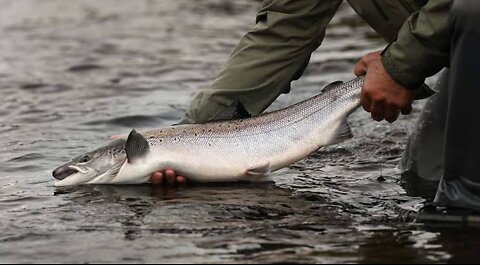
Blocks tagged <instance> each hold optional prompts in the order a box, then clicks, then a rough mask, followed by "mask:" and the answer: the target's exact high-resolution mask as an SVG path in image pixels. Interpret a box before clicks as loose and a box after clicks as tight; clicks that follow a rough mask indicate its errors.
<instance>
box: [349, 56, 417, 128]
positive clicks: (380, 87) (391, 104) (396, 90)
mask: <svg viewBox="0 0 480 265" xmlns="http://www.w3.org/2000/svg"><path fill="white" fill-rule="evenodd" d="M380 53H381V52H380V51H377V52H372V53H369V54H367V55H365V56H363V57H362V58H361V59H360V61H358V63H357V64H356V65H355V69H354V73H355V75H357V76H359V75H364V74H365V81H364V83H363V87H362V92H361V96H360V104H361V105H362V107H363V109H365V110H366V111H367V112H370V114H371V115H372V118H373V119H374V120H376V121H381V120H383V119H385V120H387V121H388V122H390V123H392V122H394V121H395V120H397V118H398V115H399V114H400V112H401V113H402V114H404V115H406V114H409V113H410V112H411V111H412V101H413V98H414V97H415V93H416V91H414V90H408V89H407V88H405V87H403V86H402V85H400V84H399V83H397V82H396V81H395V80H393V79H392V77H391V76H390V75H389V74H388V72H387V71H386V70H385V68H384V67H383V64H382V61H381V55H380Z"/></svg>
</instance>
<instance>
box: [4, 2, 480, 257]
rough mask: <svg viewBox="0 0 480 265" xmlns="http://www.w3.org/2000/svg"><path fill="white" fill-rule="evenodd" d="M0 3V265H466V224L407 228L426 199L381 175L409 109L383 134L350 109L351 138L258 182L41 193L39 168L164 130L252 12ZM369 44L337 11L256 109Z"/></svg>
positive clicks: (214, 5) (401, 141) (392, 161)
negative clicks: (297, 69) (123, 136)
mask: <svg viewBox="0 0 480 265" xmlns="http://www.w3.org/2000/svg"><path fill="white" fill-rule="evenodd" d="M40 2H41V3H40ZM1 3H2V9H1V10H0V32H1V33H2V38H1V39H0V97H1V98H2V104H0V153H1V154H2V155H1V156H0V210H1V212H2V215H1V217H0V231H1V232H0V262H15V263H20V262H25V263H32V262H57V263H66V262H75V263H84V262H89V263H90V262H97V263H100V262H121V263H132V262H159V261H161V262H171V263H174V262H175V263H177V262H195V263H209V262H212V263H213V262H214V263H221V262H231V263H244V262H249V263H263V262H264V263H271V262H282V263H284V262H295V263H299V262H302V263H306V262H311V263H314V262H315V263H326V262H330V263H331V262H361V263H367V262H368V263H371V262H375V263H382V262H408V263H420V262H425V263H433V262H472V261H475V260H478V258H477V257H476V255H475V254H476V252H475V250H474V246H476V244H475V243H476V240H477V238H478V236H479V235H478V230H477V229H476V228H474V227H447V226H445V225H443V226H439V227H434V226H424V225H422V224H418V223H413V222H411V221H412V220H413V217H414V216H415V215H414V213H415V211H417V210H418V209H419V207H421V205H422V203H423V202H424V198H427V197H429V196H431V194H432V191H433V190H428V189H427V188H425V187H426V186H423V185H420V184H415V183H414V182H405V183H404V182H403V180H405V179H403V180H402V179H401V178H400V176H399V174H398V172H397V171H396V170H395V166H396V164H397V163H398V161H399V158H400V155H401V152H402V150H403V148H404V145H405V141H406V137H407V136H408V134H409V133H410V130H411V128H412V127H413V121H414V120H415V119H416V118H417V116H418V112H414V113H413V114H412V115H410V116H408V117H402V118H401V119H400V120H399V121H398V122H396V123H395V124H393V125H389V124H387V123H375V122H372V121H371V120H370V119H369V117H368V115H366V114H365V113H364V112H362V111H358V112H356V113H354V114H353V115H352V116H351V117H350V123H351V125H352V127H353V130H354V134H355V138H354V139H352V140H350V141H348V142H345V143H342V144H339V145H336V146H332V147H329V148H325V149H322V150H319V151H318V152H316V153H315V154H313V155H311V156H310V157H308V158H307V159H304V160H302V161H300V162H298V163H296V164H294V165H292V166H291V167H289V168H286V169H283V170H281V171H279V172H277V173H276V174H275V176H274V182H272V183H255V184H249V183H239V184H231V183H230V184H216V185H214V184H212V185H204V186H189V187H187V188H185V189H176V188H175V189H166V188H159V187H150V186H148V185H139V186H86V187H75V188H67V189H58V188H55V187H53V178H52V176H51V170H52V169H53V168H55V167H56V166H58V165H59V164H62V163H63V162H65V161H66V160H69V159H70V158H71V157H73V156H75V155H77V154H79V153H82V152H84V151H86V150H91V149H92V148H94V147H97V146H99V145H101V144H103V143H105V142H106V141H107V140H108V139H109V137H110V135H112V134H118V133H126V132H128V131H130V130H131V129H132V128H135V129H137V130H142V129H147V128H152V127H160V126H169V125H170V124H172V123H175V122H177V121H178V119H180V118H181V117H182V114H183V112H184V110H185V107H186V103H187V102H188V100H189V99H190V98H191V96H192V95H193V93H195V91H196V89H198V88H200V87H204V86H206V85H208V83H210V82H211V80H213V78H214V77H215V74H216V73H217V72H218V70H219V69H220V67H221V65H222V64H223V63H224V61H225V60H226V58H227V56H228V55H229V54H230V53H231V51H232V50H233V48H234V47H235V45H236V43H237V41H238V39H239V38H240V37H241V36H242V34H244V33H245V32H246V31H247V30H248V29H249V28H251V26H253V23H254V20H255V11H256V9H257V8H258V6H259V4H260V1H254V0H250V1H231V0H229V1H225V0H202V1H187V0H178V1H168V0H159V1H148V0H142V1H122V2H121V3H120V2H117V1H113V0H105V1H101V2H99V1H94V0H86V1H76V0H75V1H60V0H46V1H33V0H18V1H1ZM383 45H384V43H383V42H382V41H381V40H380V39H379V38H378V37H377V36H376V35H375V33H373V32H372V31H371V30H370V29H369V28H368V27H367V26H365V25H364V24H363V23H362V21H361V20H360V19H359V18H358V17H357V16H356V15H355V14H354V13H353V11H352V10H351V9H350V8H349V7H348V5H346V4H345V5H342V7H341V10H340V11H339V13H338V14H337V15H336V16H335V18H334V19H333V20H332V23H331V25H330V27H329V28H328V30H327V38H326V40H325V41H324V43H323V44H322V47H321V48H320V49H319V50H318V51H316V52H315V53H314V54H313V55H312V58H311V63H310V65H309V67H308V68H307V70H306V73H305V75H304V77H303V78H302V79H301V80H299V81H296V82H294V84H293V88H292V92H291V93H290V94H289V95H283V96H281V97H280V98H279V99H278V100H277V101H276V102H275V103H274V104H273V105H272V107H271V108H270V109H276V108H281V107H285V106H288V105H291V104H293V103H295V102H298V101H300V100H302V99H305V98H308V97H310V96H312V95H314V94H316V93H318V91H319V89H320V88H321V87H323V86H324V85H325V84H328V83H331V82H332V81H335V80H348V79H351V78H352V73H351V72H352V68H353V63H354V62H355V61H356V60H357V59H358V58H359V57H360V56H361V55H363V54H364V53H366V52H369V51H373V50H375V49H379V48H381V47H382V46H383ZM418 104H422V103H418ZM417 107H420V105H419V106H417Z"/></svg>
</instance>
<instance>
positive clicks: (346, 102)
mask: <svg viewBox="0 0 480 265" xmlns="http://www.w3.org/2000/svg"><path fill="white" fill-rule="evenodd" d="M363 79H364V77H363V76H362V77H357V78H355V79H353V80H351V81H348V82H345V83H342V82H337V83H332V84H331V85H329V86H327V87H326V88H325V89H324V90H323V91H322V92H321V93H320V94H318V95H316V96H314V97H312V98H309V99H307V100H304V101H302V102H299V103H297V104H295V105H292V106H290V107H287V108H285V109H281V110H278V111H274V112H271V113H267V114H263V115H260V116H257V117H252V118H247V119H236V120H227V121H216V122H209V123H205V124H187V125H178V126H172V127H168V128H162V129H154V130H146V131H141V132H139V133H137V132H135V131H132V132H131V133H130V134H129V136H128V137H127V138H126V139H125V138H124V139H118V140H115V141H113V142H110V143H109V144H108V145H106V146H103V147H101V148H99V149H97V150H94V151H92V152H88V153H86V154H83V155H81V156H79V157H76V158H74V159H73V160H72V161H70V162H69V163H67V164H65V165H63V166H61V167H58V168H57V169H56V170H55V171H54V172H53V175H54V177H56V178H57V179H59V180H60V181H58V182H56V184H55V185H56V186H70V185H79V184H137V183H147V182H148V181H149V175H150V174H151V173H153V172H155V171H158V170H163V169H166V168H172V169H174V170H175V172H176V173H177V174H178V175H183V176H186V177H187V178H188V179H189V180H191V181H195V182H219V181H240V180H247V181H248V180H252V181H253V180H257V179H259V178H263V177H265V176H267V175H268V174H269V173H270V172H272V171H275V170H278V169H280V168H282V167H285V166H288V165H290V164H292V163H294V162H296V161H299V160H301V159H303V158H305V157H306V156H308V155H309V154H311V153H312V152H314V151H316V150H317V149H319V148H321V147H323V146H327V145H331V144H336V143H339V142H341V141H344V140H346V139H349V138H351V137H352V134H351V130H350V127H349V126H348V124H347V122H346V118H347V117H348V115H349V114H351V113H352V112H353V111H355V110H356V109H357V108H358V107H359V106H360V99H359V98H360V91H361V87H362V85H363ZM82 158H83V160H82ZM102 161H103V162H102Z"/></svg>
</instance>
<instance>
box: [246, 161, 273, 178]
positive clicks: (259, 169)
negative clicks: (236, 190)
mask: <svg viewBox="0 0 480 265" xmlns="http://www.w3.org/2000/svg"><path fill="white" fill-rule="evenodd" d="M270 172H272V171H271V169H270V163H266V164H263V165H260V166H256V167H252V168H249V169H247V172H246V173H247V175H248V176H252V177H264V176H266V175H268V174H270Z"/></svg>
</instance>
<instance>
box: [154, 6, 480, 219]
mask: <svg viewBox="0 0 480 265" xmlns="http://www.w3.org/2000/svg"><path fill="white" fill-rule="evenodd" d="M348 2H349V3H350V5H351V7H352V8H353V9H354V10H355V11H356V12H357V13H358V14H359V15H360V16H361V17H362V18H363V19H364V20H365V21H366V22H367V23H368V24H369V25H370V26H371V27H372V28H373V29H374V30H375V31H376V32H378V33H379V34H380V35H381V36H382V37H383V38H384V39H385V40H386V41H387V42H388V43H389V45H388V46H387V47H386V48H385V49H384V50H383V51H377V52H373V53H369V54H366V55H365V56H363V57H362V58H361V59H360V61H359V62H358V63H357V64H356V66H355V68H354V73H355V74H356V75H365V76H366V79H365V82H364V85H363V88H362V92H361V105H362V107H363V108H364V109H365V110H366V111H367V112H370V114H371V116H372V118H373V119H374V120H376V121H382V120H384V119H385V120H386V121H388V122H394V121H395V120H396V119H397V118H398V116H399V114H400V113H402V114H408V113H410V111H411V109H412V101H413V98H414V96H415V94H416V93H417V91H418V88H419V87H420V86H421V85H422V84H423V82H424V80H425V79H426V78H427V77H429V76H432V75H434V74H435V73H437V72H439V71H440V70H441V69H442V68H444V67H448V68H449V74H448V86H446V88H445V89H447V91H446V92H445V93H442V94H444V95H446V97H448V100H442V102H447V103H448V104H446V105H447V106H445V107H444V108H443V109H445V112H446V115H444V116H445V120H444V126H443V129H442V130H440V131H437V132H436V133H437V134H441V135H442V137H437V138H435V139H439V140H437V141H436V142H434V143H433V144H435V145H438V146H443V147H444V148H443V150H442V152H441V154H438V155H437V156H436V157H434V158H431V160H435V161H436V162H438V161H440V160H442V162H443V163H440V164H442V166H443V167H442V168H443V170H442V172H443V175H442V176H438V177H437V178H438V179H440V184H439V186H438V189H437V194H436V197H435V202H436V203H438V204H439V205H445V206H454V207H464V208H470V209H476V210H480V197H479V196H480V178H479V177H480V176H479V171H480V170H479V169H477V167H476V161H477V160H478V159H479V158H480V148H478V147H480V138H479V137H477V136H476V135H477V132H478V126H479V125H477V123H476V122H474V121H475V118H476V114H478V112H479V111H478V110H476V101H477V99H478V98H479V97H477V95H478V94H479V93H480V92H478V91H479V90H478V89H476V82H474V81H475V80H474V76H475V74H476V72H477V71H478V70H477V69H480V68H479V67H480V65H479V64H480V57H479V56H480V55H479V54H480V53H479V51H478V47H480V46H479V43H480V40H479V36H480V29H478V27H476V25H480V24H479V22H480V19H479V17H480V8H479V7H480V2H478V1H468V0H454V1H453V0H430V1H427V0H397V1H374V0H371V1H365V0H349V1H348ZM340 4H341V0H327V1H311V0H265V1H264V2H263V4H262V6H261V9H260V10H259V12H258V14H257V17H256V24H255V26H254V27H253V29H252V30H251V31H249V32H248V33H247V34H246V35H245V36H244V37H243V38H242V39H241V40H240V43H239V44H238V46H237V47H236V49H235V50H234V51H233V53H232V54H231V56H230V57H229V59H228V61H227V62H226V64H225V65H224V67H223V69H222V70H221V71H220V73H219V74H218V76H217V78H216V79H215V80H214V82H213V83H212V84H211V86H210V87H208V88H205V89H203V90H201V91H200V92H199V93H198V94H197V95H196V96H195V97H194V99H193V100H192V102H191V104H190V107H189V109H188V110H187V112H186V116H185V118H184V120H183V121H182V122H183V123H189V122H190V123H195V122H205V121H209V120H211V119H212V118H213V117H215V116H216V115H217V114H218V113H220V112H221V111H222V110H223V109H225V108H226V107H228V106H230V105H231V104H232V103H233V102H239V103H240V104H241V105H242V107H243V108H244V109H245V110H246V111H247V112H248V113H249V114H250V115H252V116H255V115H258V114H260V113H261V112H263V111H264V110H265V109H266V108H267V107H268V106H269V105H270V104H271V103H272V102H273V101H274V100H275V99H276V98H277V97H278V96H279V95H280V94H282V93H288V92H289V91H290V82H291V81H293V80H296V79H298V78H300V76H301V75H302V73H303V71H304V70H305V67H306V65H307V64H308V61H309V58H310V55H311V53H312V52H313V51H314V50H315V49H316V48H318V47H319V45H320V44H321V43H322V40H323V37H324V36H325V28H326V26H327V24H328V23H329V21H330V20H331V18H332V17H333V16H334V14H335V12H336V10H337V9H338V7H339V5H340ZM246 77H248V78H246ZM432 102H433V103H431V104H437V103H435V102H438V101H432ZM232 118H239V117H232ZM419 144H422V143H419ZM430 144H432V143H430ZM417 164H422V161H417ZM151 182H152V183H153V184H160V183H162V182H168V183H170V184H173V183H175V182H177V183H185V182H186V178H185V177H183V176H176V175H175V172H174V170H173V169H167V170H165V171H161V172H155V173H153V174H152V176H151Z"/></svg>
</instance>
